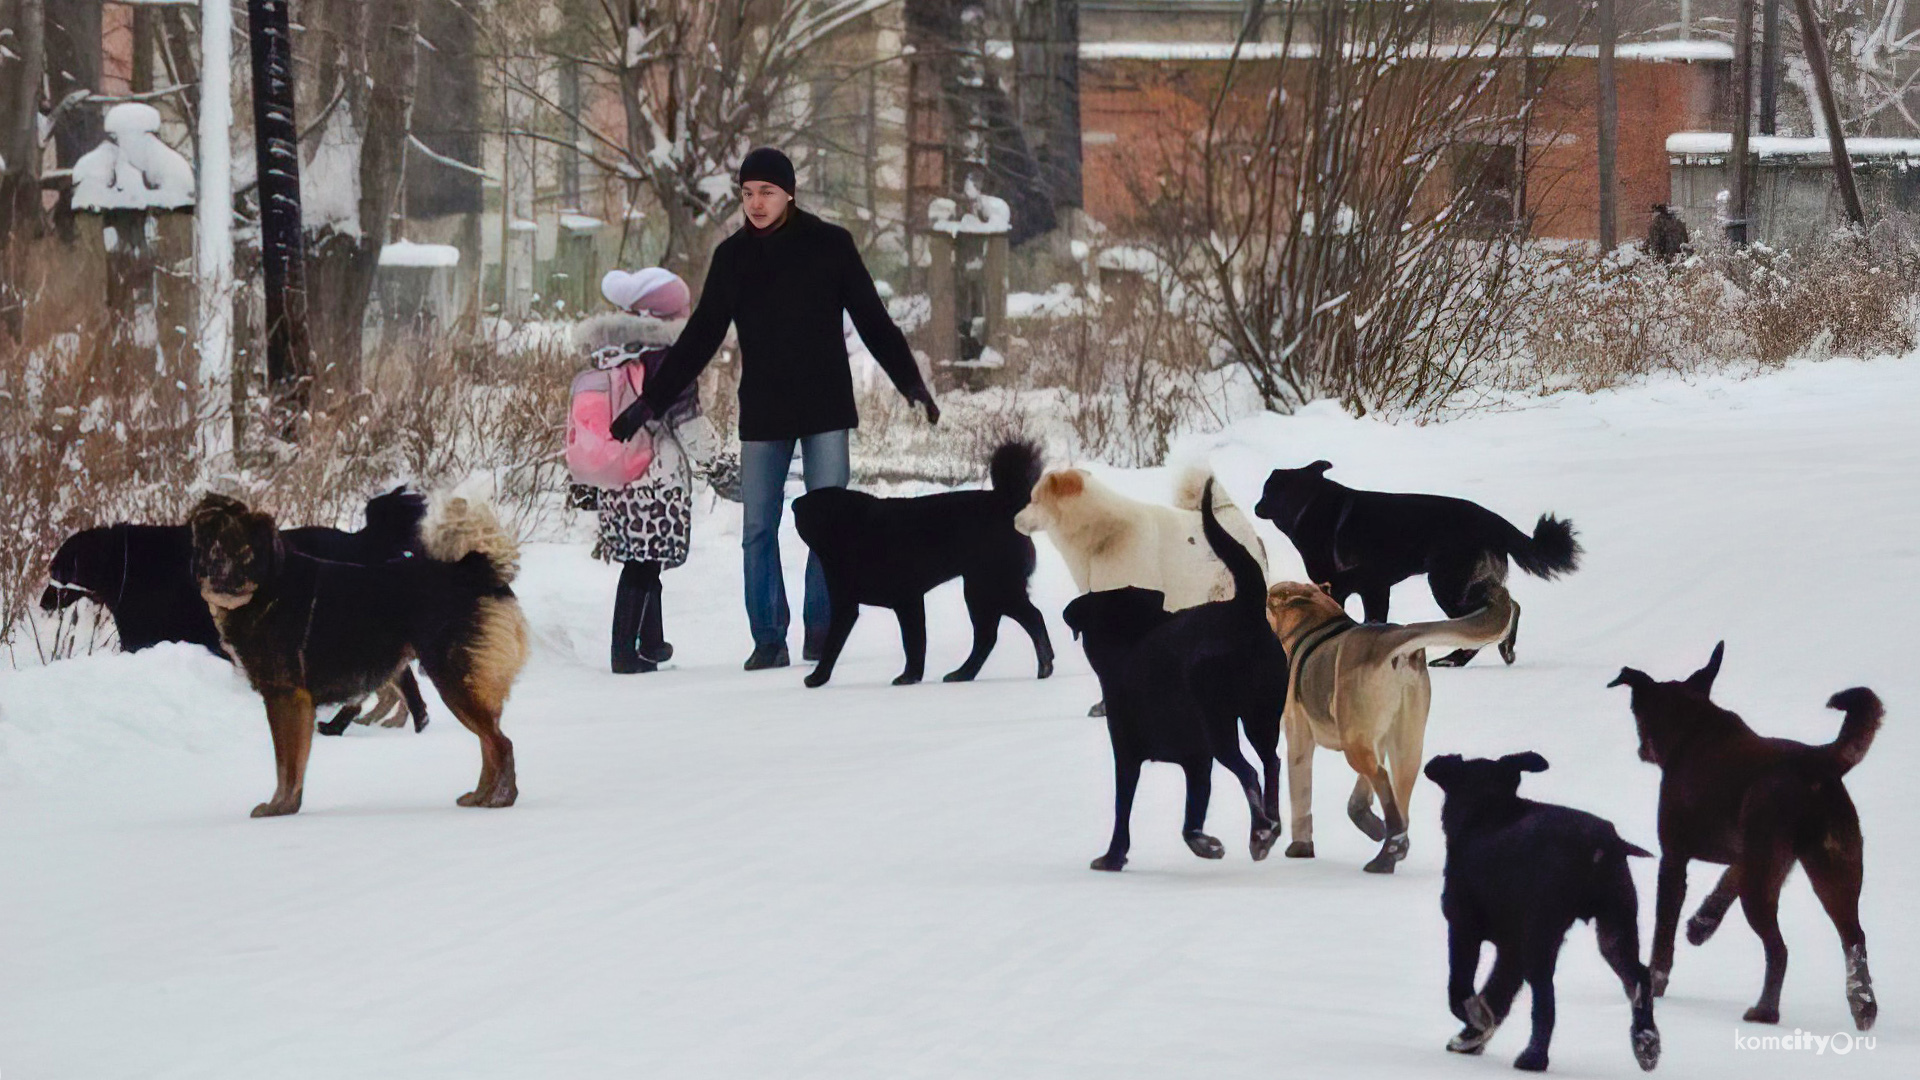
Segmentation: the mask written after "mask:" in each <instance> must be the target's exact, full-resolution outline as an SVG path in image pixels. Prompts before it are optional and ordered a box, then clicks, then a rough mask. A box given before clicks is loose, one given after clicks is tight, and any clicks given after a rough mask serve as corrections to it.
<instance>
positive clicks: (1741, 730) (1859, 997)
mask: <svg viewBox="0 0 1920 1080" xmlns="http://www.w3.org/2000/svg"><path fill="white" fill-rule="evenodd" d="M1725 644H1726V643H1725V642H1722V643H1721V644H1719V645H1715V646H1714V647H1713V657H1712V659H1710V660H1708V661H1707V666H1705V667H1703V668H1701V669H1700V670H1699V671H1696V672H1694V673H1693V674H1692V675H1690V676H1688V677H1687V678H1686V679H1685V680H1684V681H1678V682H1655V681H1654V680H1653V678H1652V677H1651V676H1649V675H1648V674H1647V673H1646V672H1643V671H1635V670H1634V669H1633V668H1621V669H1620V675H1619V677H1618V678H1615V679H1614V680H1613V681H1612V682H1610V683H1608V684H1607V685H1608V686H1621V685H1625V686H1628V687H1631V688H1632V690H1633V719H1634V723H1635V725H1636V726H1637V727H1638V728H1639V730H1640V760H1642V761H1646V762H1650V763H1652V764H1654V765H1658V766H1660V886H1659V889H1660V891H1659V895H1658V897H1657V898H1656V899H1655V902H1654V919H1653V958H1652V960H1651V962H1650V966H1651V967H1652V968H1653V986H1654V992H1655V993H1656V994H1660V993H1665V991H1666V988H1667V975H1668V973H1669V972H1671V971H1672V970H1673V935H1674V932H1675V930H1677V929H1678V927H1679V922H1680V907H1681V904H1682V903H1683V902H1685V900H1686V894H1687V862H1688V861H1689V860H1691V859H1699V860H1701V861H1703V862H1711V863H1724V864H1726V866H1727V871H1726V873H1725V874H1724V875H1723V876H1722V877H1721V878H1720V883H1719V884H1718V885H1716V886H1715V887H1714V890H1713V892H1712V893H1711V894H1710V895H1708V897H1707V899H1706V901H1705V902H1704V903H1702V904H1701V905H1700V910H1699V912H1698V913H1696V914H1695V915H1694V917H1693V918H1692V919H1689V920H1688V921H1687V940H1688V941H1690V942H1692V943H1693V944H1695V945H1701V944H1704V943H1705V942H1706V940H1707V939H1708V938H1710V937H1712V936H1713V932H1714V931H1715V930H1717V929H1719V927H1720V920H1721V919H1723V918H1725V917H1726V914H1727V909H1728V908H1730V907H1732V906H1733V902H1734V900H1735V899H1736V898H1737V899H1738V900H1739V901H1740V907H1741V909H1742V910H1743V911H1745V912H1746V915H1747V924H1748V925H1749V926H1751V927H1753V932H1754V933H1756V934H1758V935H1760V943H1761V945H1762V947H1764V948H1765V950H1766V956H1767V974H1766V982H1765V983H1764V984H1763V985H1762V987H1761V990H1760V1000H1759V1002H1758V1003H1756V1004H1755V1005H1754V1006H1753V1008H1751V1009H1748V1010H1747V1013H1746V1017H1745V1019H1746V1020H1747V1021H1748V1022H1749V1023H1755V1024H1777V1023H1779V1022H1780V984H1781V983H1782V982H1784V981H1785V980H1786V977H1787V943H1786V939H1784V938H1782V937H1781V936H1780V886H1781V885H1782V884H1784V883H1785V882H1786V880H1787V874H1788V873H1789V872H1791V871H1792V870H1793V864H1794V863H1796V862H1797V863H1799V864H1800V865H1801V866H1803V867H1805V868H1806V871H1807V880H1808V881H1809V882H1810V883H1811V884H1812V885H1813V891H1814V893H1815V895H1817V896H1819V897H1820V903H1821V905H1822V906H1823V907H1825V908H1826V909H1827V917H1828V918H1830V919H1832V920H1833V926H1834V929H1836V930H1838V931H1839V932H1840V945H1841V947H1842V948H1843V949H1845V950H1846V958H1847V1005H1848V1007H1849V1008H1850V1009H1851V1010H1852V1011H1853V1022H1854V1026H1856V1027H1858V1028H1859V1029H1860V1030H1861V1031H1865V1030H1867V1029H1868V1028H1871V1027H1872V1026H1873V1021H1874V1018H1875V1017H1876V1016H1878V1015H1879V1012H1880V1006H1879V1003H1878V1002H1877V1001H1876V1000H1875V999H1874V996H1873V978H1872V976H1871V975H1870V974H1869V973H1868V971H1867V934H1866V931H1864V930H1862V929H1861V928H1860V878H1861V873H1862V869H1863V863H1862V854H1861V836H1860V815H1859V813H1858V812H1857V811H1856V810H1855V809H1854V807H1853V799H1852V798H1851V797H1849V796H1848V794H1847V785H1846V780H1845V777H1846V775H1847V773H1848V772H1850V771H1851V770H1852V769H1853V767H1854V766H1855V765H1858V764H1860V761H1861V759H1863V758H1865V757H1866V756H1867V749H1868V748H1869V747H1871V746H1872V745H1873V737H1874V734H1875V733H1876V732H1878V731H1879V730H1880V721H1881V718H1882V717H1884V716H1885V715H1886V710H1885V708H1884V707H1883V706H1882V705H1881V704H1880V698H1879V697H1878V696H1876V695H1875V694H1874V692H1873V691H1871V690H1869V689H1867V688H1866V687H1864V686H1856V687H1854V688H1853V689H1851V690H1842V691H1840V692H1839V693H1837V694H1835V695H1833V696H1832V697H1831V698H1829V699H1827V707H1828V708H1830V709H1838V710H1840V711H1841V712H1843V713H1845V714H1846V719H1844V720H1842V721H1841V722H1840V734H1839V736H1838V737H1836V738H1835V739H1834V740H1833V741H1832V742H1830V743H1827V744H1826V745H1824V746H1809V745H1807V744H1806V743H1803V742H1795V741H1794V740H1792V739H1768V738H1763V737H1761V736H1760V735H1759V734H1757V733H1755V732H1754V730H1753V729H1752V728H1750V727H1748V726H1747V725H1746V722H1745V721H1744V720H1741V719H1740V717H1739V716H1737V715H1735V714H1734V713H1731V712H1728V711H1727V710H1726V709H1723V708H1721V707H1720V706H1718V705H1715V704H1714V703H1713V701H1712V700H1711V699H1710V698H1709V697H1708V695H1709V694H1710V693H1711V692H1712V690H1713V680H1714V678H1715V676H1717V675H1719V673H1720V659H1721V657H1722V656H1724V655H1726V651H1725Z"/></svg>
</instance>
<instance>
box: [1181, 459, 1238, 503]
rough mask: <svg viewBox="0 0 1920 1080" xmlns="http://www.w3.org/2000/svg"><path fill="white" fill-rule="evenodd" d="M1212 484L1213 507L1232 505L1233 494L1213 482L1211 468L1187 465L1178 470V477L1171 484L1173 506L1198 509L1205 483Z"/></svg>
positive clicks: (1203, 493)
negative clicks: (1172, 484)
mask: <svg viewBox="0 0 1920 1080" xmlns="http://www.w3.org/2000/svg"><path fill="white" fill-rule="evenodd" d="M1208 484H1213V508H1214V510H1215V512H1218V511H1219V510H1220V508H1222V507H1226V506H1232V505H1233V496H1231V495H1229V494H1227V490H1226V489H1225V488H1223V487H1221V486H1220V485H1219V484H1217V483H1214V479H1213V469H1212V468H1210V467H1209V466H1206V465H1189V466H1187V467H1186V468H1184V469H1181V470H1180V477H1179V479H1178V480H1176V481H1175V482H1174V486H1173V508H1174V509H1176V510H1198V509H1200V500H1201V499H1202V498H1204V497H1205V496H1206V493H1207V485H1208Z"/></svg>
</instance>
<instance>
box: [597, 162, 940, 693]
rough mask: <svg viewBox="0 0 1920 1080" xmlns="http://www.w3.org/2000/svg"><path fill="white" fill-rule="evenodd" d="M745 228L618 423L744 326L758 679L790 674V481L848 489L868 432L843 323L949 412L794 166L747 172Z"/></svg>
mask: <svg viewBox="0 0 1920 1080" xmlns="http://www.w3.org/2000/svg"><path fill="white" fill-rule="evenodd" d="M739 182H740V186H741V202H742V205H743V208H744V210H745V213H746V219H747V220H746V224H745V225H743V226H742V227H741V228H740V229H739V230H738V231H737V232H735V233H734V234H733V235H732V236H729V237H727V238H726V239H725V240H723V241H721V242H720V246H719V247H717V248H715V249H714V252H713V261H712V262H711V263H710V264H709V266H708V268H707V279H706V285H705V286H704V288H703V289H702V290H701V293H700V303H699V305H698V306H697V307H696V308H695V309H694V312H693V317H692V318H690V319H689V320H687V326H686V329H685V330H684V331H682V332H681V334H680V338H679V340H678V341H676V342H675V343H674V345H673V347H672V348H671V349H670V350H669V351H668V353H667V357H666V359H665V361H663V362H662V364H661V366H660V370H659V373H658V374H657V375H655V376H654V377H653V378H652V379H650V380H648V382H647V383H646V386H645V388H644V389H643V390H642V392H641V397H640V400H639V401H637V402H635V403H634V404H633V405H632V406H630V407H629V408H628V409H627V410H626V411H625V412H623V413H621V415H620V416H619V417H618V418H617V419H616V420H615V421H614V426H613V434H614V436H615V437H616V438H629V437H631V436H632V434H633V433H634V432H636V431H638V430H640V427H641V425H642V424H644V423H645V422H646V421H647V420H648V419H650V418H651V417H653V416H657V415H660V414H661V413H663V412H664V411H666V408H667V407H668V406H669V405H671V404H672V403H673V401H674V400H675V399H676V398H677V397H678V396H679V395H680V393H681V392H682V391H684V390H685V389H686V388H687V387H688V386H689V385H690V384H691V383H692V382H693V380H694V379H695V378H696V377H697V376H698V375H699V374H700V372H701V370H702V369H703V368H705V367H706V366H707V364H708V362H709V361H711V360H712V359H713V354H714V352H715V351H716V350H717V349H719V347H720V342H721V341H722V340H723V339H724V338H725V337H726V334H727V326H728V325H729V324H732V325H733V326H734V327H735V328H736V329H737V330H738V332H739V341H740V413H739V416H740V443H741V447H740V492H741V500H742V502H743V504H744V515H743V519H742V522H741V547H742V549H743V553H744V556H745V562H746V603H747V622H748V624H749V625H750V626H751V628H752V630H753V646H754V647H753V655H752V656H750V657H749V658H748V659H747V664H746V667H747V670H749V671H753V670H757V669H760V668H769V667H785V666H786V665H787V663H788V658H787V626H788V622H789V618H790V615H789V612H788V609H787V593H786V583H785V580H784V578H783V577H782V576H781V573H780V540H779V535H780V515H781V511H782V508H783V505H784V501H785V489H786V478H787V470H788V469H789V468H790V467H791V465H792V463H793V452H794V448H795V447H796V445H797V446H798V447H799V449H800V454H801V462H802V468H803V472H804V473H805V476H806V486H807V490H809V491H811V490H813V489H814V488H820V487H845V486H846V484H847V479H848V472H849V467H848V460H847V435H848V432H849V431H850V430H851V429H853V428H855V427H858V426H859V424H860V415H859V412H858V410H857V409H856V408H855V406H854V400H853V373H852V370H851V368H850V367H849V366H848V363H847V346H846V339H845V337H844V336H843V327H844V322H843V319H842V314H841V313H842V312H843V311H844V312H845V313H846V314H847V315H850V316H852V318H853V325H854V328H855V329H856V330H858V331H859V333H860V337H861V340H863V341H864V342H866V345H867V348H868V349H869V350H870V351H871V352H872V353H873V356H874V359H875V360H877V361H879V363H880V366H881V368H882V369H884V370H885V371H886V373H887V376H888V377H889V378H891V379H892V380H893V384H894V386H895V387H897V388H899V390H900V393H901V394H903V395H905V396H906V398H907V400H908V401H910V402H913V403H914V404H916V405H921V406H924V407H925V409H926V411H927V419H928V421H929V422H938V421H939V418H940V407H939V406H938V405H936V404H935V403H934V400H933V394H932V392H931V391H929V390H928V389H927V385H926V382H925V381H924V380H923V379H922V378H921V377H920V369H919V367H918V365H916V364H915V362H914V359H913V352H912V350H911V349H909V348H908V347H907V339H906V335H904V334H902V333H901V332H900V328H899V327H897V326H895V325H894V323H893V319H892V318H891V317H889V316H888V315H887V309H886V306H885V305H884V304H882V303H881V302H880V295H879V293H878V292H877V291H875V289H874V285H873V277H872V275H870V274H869V273H867V267H866V264H865V263H864V262H863V261H862V260H861V258H860V252H859V249H858V248H856V247H855V246H854V243H853V236H852V234H850V233H848V232H847V230H845V229H843V228H841V227H840V226H838V225H833V224H829V223H828V222H825V221H822V220H820V219H819V218H817V217H815V216H813V215H812V214H809V213H807V212H806V211H804V210H801V209H800V208H799V207H797V206H795V205H794V202H793V191H794V173H793V163H792V162H791V161H788V160H787V157H786V155H785V154H782V153H781V152H780V151H778V150H775V149H772V148H770V147H762V148H760V149H758V150H755V151H753V152H752V153H750V154H748V155H747V157H746V160H745V161H744V162H742V163H741V165H740V173H739ZM802 617H803V619H804V621H805V624H806V642H805V651H804V653H803V655H804V657H805V658H806V659H808V660H813V659H817V658H818V648H819V645H820V644H821V642H823V641H824V640H825V637H826V630H827V622H828V617H829V612H828V608H827V590H826V581H825V579H824V577H823V575H822V573H821V570H820V565H819V562H818V561H817V560H815V559H813V558H811V557H809V558H808V560H807V585H806V602H805V606H804V608H803V611H802Z"/></svg>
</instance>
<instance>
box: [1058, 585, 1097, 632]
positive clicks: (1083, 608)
mask: <svg viewBox="0 0 1920 1080" xmlns="http://www.w3.org/2000/svg"><path fill="white" fill-rule="evenodd" d="M1092 595H1093V594H1092V593H1082V594H1080V595H1079V596H1076V597H1074V598H1073V602H1072V603H1070V604H1068V605H1067V606H1066V609H1065V610H1063V611H1061V612H1060V621H1061V622H1063V623H1066V624H1067V629H1069V630H1071V631H1073V639H1074V640H1075V641H1078V640H1080V624H1081V623H1082V622H1084V621H1086V617H1087V604H1086V600H1087V597H1089V596H1092Z"/></svg>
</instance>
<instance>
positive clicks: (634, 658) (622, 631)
mask: <svg viewBox="0 0 1920 1080" xmlns="http://www.w3.org/2000/svg"><path fill="white" fill-rule="evenodd" d="M639 565H640V564H638V563H628V564H627V568H626V569H625V570H623V571H622V572H621V574H620V585H619V587H618V588H617V589H616V590H615V591H614V594H613V665H612V666H613V673H614V674H615V675H635V674H638V673H640V672H644V671H652V670H653V669H654V665H653V663H652V662H650V661H648V660H646V659H645V658H643V657H642V656H641V655H640V616H641V608H642V606H643V605H644V604H645V602H646V598H647V592H646V588H645V583H644V581H642V580H640V575H639V574H638V573H636V572H635V570H636V567H638V566H639Z"/></svg>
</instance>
